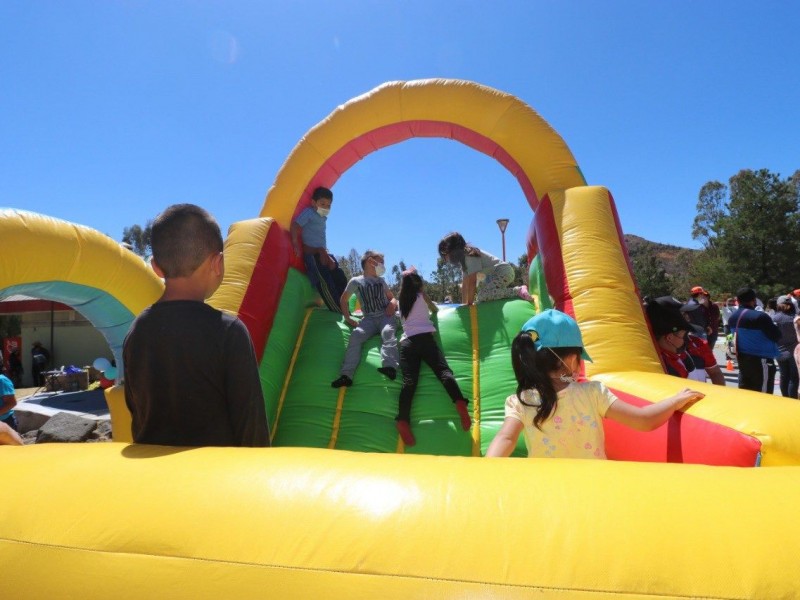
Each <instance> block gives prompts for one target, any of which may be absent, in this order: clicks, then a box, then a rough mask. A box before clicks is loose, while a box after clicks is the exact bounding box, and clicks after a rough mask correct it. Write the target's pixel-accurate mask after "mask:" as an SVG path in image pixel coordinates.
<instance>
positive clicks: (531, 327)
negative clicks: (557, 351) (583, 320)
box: [522, 308, 593, 362]
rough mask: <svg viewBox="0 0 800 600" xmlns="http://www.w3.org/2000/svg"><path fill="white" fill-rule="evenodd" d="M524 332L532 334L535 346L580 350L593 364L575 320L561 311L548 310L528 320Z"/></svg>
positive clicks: (538, 347)
mask: <svg viewBox="0 0 800 600" xmlns="http://www.w3.org/2000/svg"><path fill="white" fill-rule="evenodd" d="M522 331H529V332H531V338H532V339H533V345H534V346H535V347H536V349H537V350H540V349H541V348H580V349H581V356H582V357H583V359H584V360H588V361H589V362H593V361H592V359H591V357H590V356H589V354H588V353H587V352H586V348H584V347H583V337H582V336H581V330H580V329H579V328H578V324H577V323H576V322H575V319H573V318H572V317H570V316H569V315H568V314H565V313H563V312H561V311H559V310H555V309H552V308H548V309H547V310H544V311H542V312H540V313H539V314H538V315H536V316H535V317H531V318H530V319H528V320H527V321H526V322H525V324H524V325H523V326H522Z"/></svg>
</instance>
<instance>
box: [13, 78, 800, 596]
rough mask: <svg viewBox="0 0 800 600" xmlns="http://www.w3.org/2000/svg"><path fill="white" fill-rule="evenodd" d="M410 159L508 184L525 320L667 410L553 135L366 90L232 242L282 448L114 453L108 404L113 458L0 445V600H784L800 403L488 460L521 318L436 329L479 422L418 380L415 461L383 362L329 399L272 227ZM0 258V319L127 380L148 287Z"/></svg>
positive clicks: (90, 238) (439, 88)
mask: <svg viewBox="0 0 800 600" xmlns="http://www.w3.org/2000/svg"><path fill="white" fill-rule="evenodd" d="M411 137H447V138H450V139H454V140H456V141H459V142H461V143H463V144H466V145H467V146H469V147H471V148H473V149H475V150H477V151H479V152H482V153H484V154H486V155H487V156H490V157H492V158H494V159H495V160H497V161H498V162H500V164H502V165H503V166H505V167H506V168H507V169H508V170H509V171H510V172H511V173H512V174H513V175H514V176H515V177H516V179H517V180H518V181H519V183H520V188H521V192H522V196H524V197H525V199H526V201H527V202H528V204H529V205H530V207H531V210H532V223H531V228H530V232H529V239H528V255H529V257H530V258H531V270H530V274H529V278H530V288H531V290H532V292H534V293H535V296H536V298H537V306H538V307H548V306H555V307H556V308H559V309H560V310H564V311H565V312H568V313H570V314H572V315H573V316H575V317H576V318H577V320H578V321H579V322H580V323H581V326H582V330H583V332H584V340H585V342H586V345H587V348H588V350H589V352H590V354H591V355H592V357H593V359H594V363H590V364H587V366H586V368H587V371H586V373H585V374H586V376H587V377H589V378H592V379H598V380H602V381H604V382H605V383H606V384H607V385H609V386H610V387H611V388H612V389H613V390H614V391H615V392H616V393H617V394H619V395H621V396H623V397H624V398H625V399H626V400H628V401H631V402H635V403H640V404H644V403H647V402H652V401H655V400H659V399H661V398H663V397H665V396H667V395H670V394H672V393H674V392H675V391H677V389H680V388H681V387H683V386H684V382H682V381H680V380H678V379H676V378H674V377H670V376H667V375H665V374H664V370H663V367H662V365H661V364H660V362H659V358H658V354H657V353H656V351H655V346H654V342H653V339H652V336H651V333H650V331H649V329H648V326H647V323H646V321H645V319H644V314H643V311H642V307H641V303H640V300H639V297H638V292H637V289H636V285H635V282H634V280H633V278H632V275H631V269H630V264H629V261H628V258H627V252H626V250H625V246H624V243H623V242H622V229H621V226H620V223H619V220H618V218H617V215H616V210H615V208H614V202H613V199H612V197H611V194H610V193H609V192H608V190H606V189H605V188H602V187H599V186H589V185H587V183H586V181H585V180H584V177H583V175H582V174H581V171H580V169H579V168H578V165H577V163H576V161H575V159H574V157H573V156H572V154H571V153H570V151H569V149H568V148H567V146H566V144H565V143H564V141H563V140H562V139H561V138H560V137H559V136H558V134H557V133H556V132H555V131H553V130H552V129H551V128H550V127H549V125H547V123H546V122H545V121H544V120H543V119H542V118H541V117H540V116H539V115H538V114H536V113H535V112H534V111H533V110H532V109H531V108H530V107H528V106H526V105H525V104H524V103H522V102H521V101H520V100H518V99H517V98H514V97H513V96H510V95H508V94H504V93H502V92H499V91H496V90H492V89H490V88H487V87H484V86H481V85H478V84H475V83H470V82H464V81H452V80H421V81H412V82H393V83H388V84H384V85H382V86H380V87H378V88H376V89H375V90H373V91H371V92H369V93H367V94H365V95H363V96H360V97H358V98H355V99H353V100H351V101H350V102H347V103H345V104H343V105H342V106H340V107H338V108H337V109H336V110H335V111H334V112H333V113H332V114H331V115H330V116H329V117H327V118H326V119H325V120H323V121H322V122H321V123H319V124H318V125H316V126H315V127H314V128H312V129H311V130H310V131H309V132H308V133H307V134H306V135H305V136H304V137H303V139H302V140H301V141H300V142H299V143H298V144H297V146H296V147H295V149H294V150H293V151H292V153H291V154H290V156H289V157H288V158H287V160H286V162H285V164H284V165H283V167H282V168H281V169H280V171H279V173H278V174H277V176H276V178H275V183H274V184H273V186H272V187H271V188H270V190H269V192H268V194H267V197H266V200H265V202H264V205H263V208H262V209H261V213H260V215H258V217H256V218H254V219H251V220H249V221H243V222H240V223H237V224H235V225H234V226H233V227H231V230H230V231H229V234H228V238H227V240H226V244H225V253H226V275H225V280H224V282H223V285H222V286H221V287H220V289H219V291H218V292H217V293H216V294H215V295H214V297H212V298H211V299H210V301H209V302H210V303H211V304H213V305H214V306H217V307H218V308H221V309H223V310H228V311H231V312H233V313H236V314H238V315H239V316H240V318H241V319H242V320H243V321H244V322H245V323H246V325H247V326H248V329H249V330H250V333H251V336H252V338H253V341H254V344H255V346H256V349H257V352H258V358H259V363H260V372H261V380H262V385H263V389H264V396H265V402H266V406H267V413H268V416H269V419H270V422H271V424H272V435H273V444H274V446H275V447H274V448H270V449H248V448H166V447H156V446H139V445H136V444H130V443H129V442H130V441H131V439H130V422H129V415H127V414H126V410H125V406H124V401H123V399H122V385H124V384H122V383H121V384H120V385H118V386H117V387H115V388H113V389H112V390H110V391H109V392H108V401H109V405H110V407H111V410H112V419H113V424H114V425H113V426H114V438H115V443H112V444H88V445H71V446H60V445H58V446H57V445H39V446H32V447H22V448H19V447H17V448H12V447H0V460H2V464H3V465H4V466H5V467H6V469H5V472H6V476H7V477H6V481H7V482H10V483H9V485H6V486H4V493H3V497H4V509H3V510H2V511H0V559H2V560H3V562H4V564H7V565H11V567H10V568H11V569H12V572H11V573H9V576H8V577H6V578H4V580H3V582H2V583H0V596H2V597H9V598H41V597H59V598H69V597H76V598H77V597H80V598H94V597H97V598H100V597H108V596H111V597H115V598H150V597H170V598H220V597H236V598H260V597H264V596H275V597H281V598H309V597H318V596H323V595H324V596H325V597H330V598H352V597H360V598H417V597H419V598H425V597H436V598H463V597H503V598H506V597H508V598H528V597H531V596H532V595H534V594H536V595H537V597H543V598H598V597H626V598H686V597H704V598H789V597H795V596H796V595H797V585H796V583H795V575H794V567H795V562H796V561H795V557H796V556H797V552H798V550H800V541H798V540H800V525H798V520H797V519H796V518H795V517H794V514H795V512H796V507H797V506H798V502H800V485H798V484H799V483H800V467H798V466H797V465H798V463H800V433H799V432H800V403H798V402H797V401H792V400H787V399H784V398H778V397H769V396H765V395H762V394H757V393H753V392H745V391H740V390H736V389H730V388H719V387H714V386H710V385H703V384H699V385H701V386H703V388H702V389H703V391H704V392H705V393H706V398H705V399H704V400H703V401H702V402H699V403H697V404H695V405H694V406H692V407H691V408H690V409H688V410H687V411H686V412H685V413H679V414H676V415H675V416H674V417H673V419H671V420H670V422H668V423H667V424H665V425H664V426H663V427H661V428H660V429H658V430H656V431H655V432H652V433H649V434H642V433H634V432H630V431H628V430H624V429H622V428H619V427H615V426H614V425H613V424H610V423H606V424H605V427H606V437H607V450H608V456H609V458H610V459H611V460H608V461H579V460H540V459H535V460H527V459H519V458H517V459H514V458H512V459H493V460H489V459H483V458H481V454H482V453H483V452H484V451H485V449H486V447H487V446H488V444H489V442H490V441H491V439H492V437H493V435H494V434H495V433H496V431H497V430H498V429H499V427H500V425H501V423H502V419H503V402H504V399H505V397H506V396H507V395H508V394H509V393H511V392H512V391H513V389H514V383H513V376H512V373H511V367H510V360H509V346H510V340H511V339H512V338H513V337H514V335H515V334H516V332H517V331H518V329H519V326H520V325H521V323H523V322H524V321H525V320H527V318H529V317H530V316H531V315H532V314H533V310H534V309H533V306H532V305H531V304H529V303H526V302H523V301H521V300H507V301H496V302H489V303H485V304H479V305H476V306H458V307H448V308H444V309H442V310H441V311H440V313H439V315H438V323H437V325H438V333H439V336H440V339H441V343H442V346H443V347H444V350H445V353H446V354H447V356H448V360H449V362H450V364H451V366H452V367H453V371H454V373H455V374H456V376H457V378H458V381H459V385H460V386H461V389H462V390H463V391H464V392H465V394H468V396H469V399H470V406H471V410H472V411H473V421H474V425H473V428H472V430H471V431H469V432H464V431H461V430H460V427H458V426H457V423H456V422H455V421H456V418H455V417H456V415H455V411H454V410H453V409H452V406H451V405H450V403H449V400H448V399H447V397H446V395H445V394H444V392H443V390H442V389H441V386H440V385H439V384H438V382H437V381H435V379H434V378H433V376H432V375H431V374H430V373H425V374H424V375H423V377H422V378H421V381H420V386H419V388H418V392H417V396H416V397H415V402H414V411H413V413H412V417H413V423H412V426H413V427H414V431H415V435H416V437H417V445H416V446H414V447H413V448H404V447H403V444H402V442H401V441H400V440H399V438H398V436H397V433H396V430H395V428H394V425H393V417H394V414H395V410H396V402H397V395H398V393H399V389H400V384H399V383H398V382H390V381H388V380H386V379H385V378H383V377H382V376H380V375H378V374H377V373H376V372H375V367H377V366H379V359H378V356H377V347H376V346H375V344H374V343H373V344H372V345H365V348H364V356H363V358H362V363H361V366H360V367H359V371H358V372H357V374H356V380H357V385H355V386H353V387H352V388H342V389H339V390H335V389H332V388H331V387H330V381H331V380H332V379H334V378H335V376H336V373H337V370H338V366H339V364H340V362H341V358H342V356H343V353H344V348H345V346H346V343H347V336H348V333H349V332H348V329H347V327H346V326H344V325H343V324H342V323H341V319H337V318H336V315H334V314H333V313H330V312H328V311H325V310H323V309H321V308H318V307H317V306H316V302H315V298H314V296H313V294H312V292H311V288H310V286H309V285H308V283H307V280H306V278H305V276H304V275H303V273H302V272H301V269H302V265H300V264H298V262H297V260H296V259H295V257H294V256H293V255H292V252H291V250H290V248H291V247H290V243H289V238H288V233H287V231H288V226H289V224H290V222H291V219H292V217H293V215H295V214H297V213H298V212H299V211H300V210H302V209H303V208H304V207H305V206H307V205H308V203H309V199H310V193H311V191H312V190H313V189H314V188H315V187H316V186H318V185H325V186H328V187H332V186H333V185H334V184H335V182H336V180H337V179H338V177H340V176H341V174H342V173H343V172H344V171H346V170H347V169H348V168H349V167H351V166H352V165H353V164H355V163H356V162H357V161H358V160H360V159H361V158H363V157H364V156H366V155H367V154H369V153H371V152H373V151H377V150H380V149H381V148H383V147H386V146H388V145H391V144H395V143H400V142H402V141H403V140H406V139H409V138H411ZM0 237H1V238H2V239H4V240H6V239H13V240H14V247H15V248H17V247H22V248H25V247H27V246H25V245H26V244H27V245H33V244H36V245H37V247H39V248H40V252H39V253H38V254H34V253H29V252H19V253H16V252H15V253H14V254H13V255H10V254H9V253H6V254H4V255H0V297H3V296H6V295H9V294H10V293H26V294H29V295H34V296H38V297H41V298H45V299H52V300H57V301H60V302H64V303H66V304H70V305H71V306H73V307H75V308H76V310H80V311H81V312H82V313H83V314H85V315H86V316H87V318H89V319H90V320H91V321H92V322H93V323H94V324H95V326H97V327H98V328H100V329H101V330H102V331H103V332H104V333H105V334H106V337H107V339H108V341H109V346H110V347H111V348H112V351H113V352H114V354H115V357H117V361H118V363H119V361H120V359H121V356H120V353H119V350H118V349H119V345H120V343H121V338H122V337H124V332H125V331H127V327H128V326H129V324H130V322H131V320H132V318H133V317H134V316H135V315H136V314H138V312H139V311H140V310H142V309H143V308H144V307H145V306H146V305H147V304H149V303H150V302H152V301H154V300H155V299H157V298H158V296H159V294H160V290H161V282H160V281H159V280H158V279H157V278H156V277H155V275H153V274H152V273H151V272H149V271H148V270H147V269H145V268H144V265H143V263H142V261H141V260H140V259H138V258H136V257H135V256H133V255H132V254H131V253H128V252H127V251H123V250H120V248H119V247H118V245H117V244H116V243H115V242H113V241H112V240H109V239H108V238H105V236H102V235H101V234H98V233H96V232H93V231H91V230H89V229H87V228H84V227H81V226H79V225H74V224H69V223H64V222H60V221H57V220H54V219H50V218H48V217H44V216H41V215H34V214H31V213H26V212H24V211H19V210H11V209H9V210H4V211H2V212H0ZM28 257H31V258H28ZM120 371H121V370H120ZM411 454H413V456H412V455H411ZM515 455H517V456H523V455H524V449H523V448H522V447H520V448H518V450H517V452H516V453H515ZM16 573H36V574H46V575H42V576H36V577H25V578H22V577H13V576H11V575H14V574H16ZM99 582H102V585H100V584H99Z"/></svg>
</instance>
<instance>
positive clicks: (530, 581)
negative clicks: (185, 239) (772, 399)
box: [0, 444, 800, 600]
mask: <svg viewBox="0 0 800 600" xmlns="http://www.w3.org/2000/svg"><path fill="white" fill-rule="evenodd" d="M65 450H67V449H65V448H62V447H61V446H60V445H55V444H53V445H41V446H35V447H28V448H12V447H0V462H2V464H3V465H4V478H5V479H6V481H9V482H14V484H13V485H9V486H5V487H4V491H3V507H4V508H3V511H0V532H2V534H0V560H2V561H3V564H7V565H9V568H10V569H13V572H14V573H15V574H17V575H15V576H10V574H9V576H8V577H4V578H2V580H1V581H0V594H2V596H3V597H4V598H82V599H92V598H97V599H105V598H115V599H116V600H125V599H131V600H133V599H137V600H138V599H140V598H172V599H179V598H187V599H192V600H201V599H205V598H207V599H217V598H237V599H240V600H244V599H247V598H264V597H278V598H284V599H289V598H298V599H306V598H322V597H324V598H327V599H330V600H333V599H338V598H342V599H345V598H346V599H350V598H382V599H392V598H397V599H399V600H400V599H401V600H408V598H468V597H482V598H530V597H532V596H533V595H534V594H535V597H537V598H570V599H575V598H577V599H580V598H587V599H588V598H598V597H600V595H603V594H604V595H606V596H607V597H622V598H639V599H644V598H648V599H652V598H654V597H657V598H687V597H700V598H790V597H794V595H795V593H796V591H797V589H796V582H795V578H794V576H793V575H792V574H793V573H794V570H795V567H796V556H797V552H798V550H800V520H798V519H796V518H793V517H790V518H787V516H788V515H793V514H794V512H796V509H797V506H800V486H798V485H796V483H797V480H798V476H800V468H798V467H787V468H777V469H756V470H753V469H737V468H726V467H721V468H716V469H714V476H713V477H709V468H707V467H700V466H693V465H667V464H642V463H618V462H612V461H604V462H596V461H572V460H489V459H483V460H477V459H472V458H463V457H440V458H432V457H417V456H399V455H374V454H357V453H349V452H341V451H338V452H337V451H327V450H317V449H281V448H276V449H260V450H259V449H233V448H230V449H225V450H221V449H215V448H201V449H186V448H183V449H177V448H163V447H152V446H151V447H145V446H127V445H123V444H92V445H75V446H71V447H69V448H68V450H69V451H68V452H65ZM56 466H57V467H56ZM45 472H46V473H48V475H47V477H43V476H42V473H45ZM200 473H202V477H200V476H198V474H200ZM621 482H636V485H621ZM51 490H58V496H57V497H54V496H53V494H52V493H51ZM716 498H719V499H722V501H719V502H717V501H713V499H716ZM765 498H766V499H769V502H770V510H760V507H763V503H764V499H765ZM665 523H668V524H669V527H668V528H665ZM24 573H28V574H39V575H38V576H37V575H32V576H23V575H22V574H24Z"/></svg>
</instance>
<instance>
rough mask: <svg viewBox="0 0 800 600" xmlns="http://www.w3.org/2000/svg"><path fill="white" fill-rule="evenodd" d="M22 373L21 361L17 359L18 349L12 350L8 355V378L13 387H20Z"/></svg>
mask: <svg viewBox="0 0 800 600" xmlns="http://www.w3.org/2000/svg"><path fill="white" fill-rule="evenodd" d="M24 372H25V369H23V368H22V359H21V358H20V357H19V348H14V349H13V350H12V351H11V353H10V354H9V355H8V376H9V378H10V379H11V383H13V384H14V386H15V387H20V386H21V385H22V374H23V373H24Z"/></svg>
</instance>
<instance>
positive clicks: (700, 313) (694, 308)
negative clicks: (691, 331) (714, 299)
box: [683, 285, 711, 339]
mask: <svg viewBox="0 0 800 600" xmlns="http://www.w3.org/2000/svg"><path fill="white" fill-rule="evenodd" d="M706 293H707V292H706V291H705V290H704V289H703V288H702V287H700V286H699V285H696V286H694V287H693V288H692V290H691V297H690V298H689V300H688V301H687V302H686V304H684V305H683V311H684V312H686V314H688V315H689V322H690V323H692V324H694V325H697V326H698V327H700V329H701V330H702V332H703V333H702V336H703V338H704V339H708V335H709V334H710V333H711V327H710V325H711V312H710V310H709V308H708V303H709V301H708V298H707V297H706Z"/></svg>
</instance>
